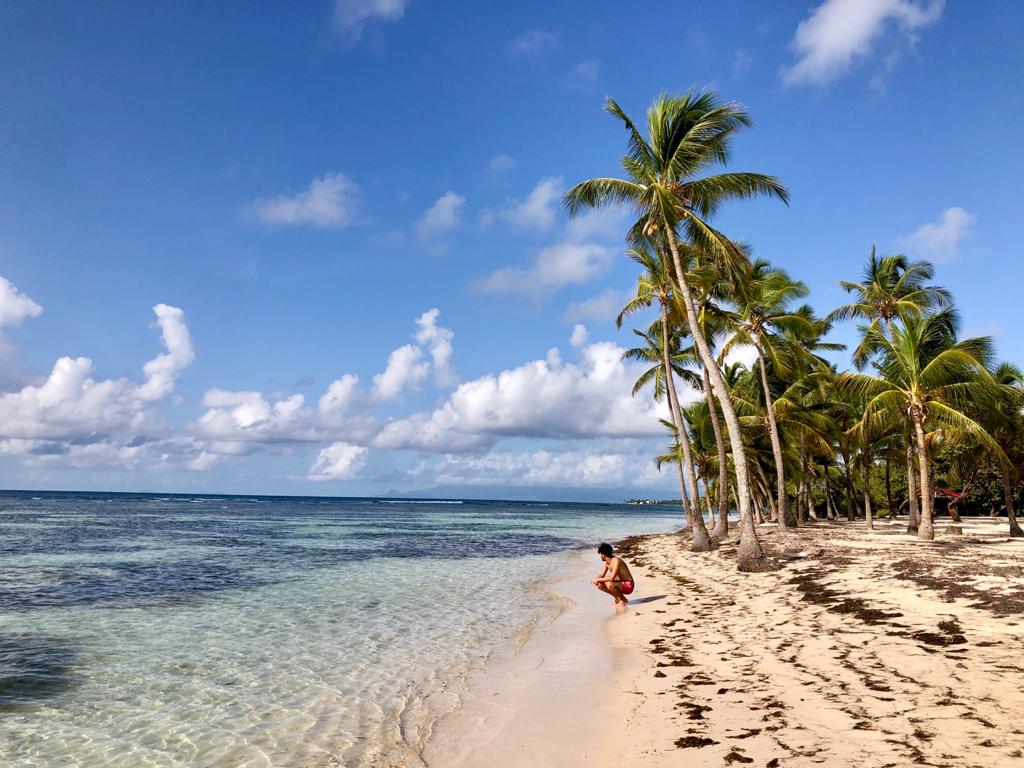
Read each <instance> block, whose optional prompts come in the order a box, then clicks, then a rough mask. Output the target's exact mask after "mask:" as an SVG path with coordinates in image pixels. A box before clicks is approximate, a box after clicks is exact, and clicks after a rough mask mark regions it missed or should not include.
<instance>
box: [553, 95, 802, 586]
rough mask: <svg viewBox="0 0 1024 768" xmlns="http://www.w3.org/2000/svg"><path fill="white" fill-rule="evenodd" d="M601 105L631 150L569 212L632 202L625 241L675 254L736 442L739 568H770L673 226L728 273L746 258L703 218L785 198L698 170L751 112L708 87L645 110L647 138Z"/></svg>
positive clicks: (782, 192) (683, 294)
mask: <svg viewBox="0 0 1024 768" xmlns="http://www.w3.org/2000/svg"><path fill="white" fill-rule="evenodd" d="M605 108H606V110H607V111H608V112H610V113H611V114H612V115H614V116H615V117H617V118H618V119H619V120H621V121H622V123H623V124H624V126H625V128H626V131H627V132H628V134H629V142H628V151H627V154H626V155H625V157H623V158H622V167H623V170H624V171H625V174H626V177H627V178H625V179H620V178H593V179H588V180H587V181H584V182H582V183H580V184H577V185H576V186H574V187H573V188H572V189H570V190H569V191H568V192H567V193H566V195H565V204H566V208H567V209H568V212H569V215H570V216H572V215H575V214H577V213H579V212H580V211H581V210H582V209H584V208H592V207H600V206H607V205H619V204H628V205H632V206H633V207H634V208H635V209H636V213H637V214H638V216H637V221H636V224H634V226H633V227H632V229H631V230H630V239H631V240H632V241H633V242H634V243H639V242H641V241H643V240H645V239H648V238H651V237H653V236H655V235H656V234H658V233H660V234H661V235H662V236H663V237H664V238H665V240H666V242H667V244H668V247H669V251H670V253H671V255H672V267H673V269H674V275H673V284H674V285H673V287H674V288H675V289H676V290H675V291H674V295H675V299H676V301H681V302H682V304H683V307H684V309H685V313H686V322H687V327H688V330H689V331H690V334H691V335H692V336H693V339H694V342H695V343H696V346H697V351H698V353H699V354H700V358H701V362H702V364H703V365H704V366H705V367H706V368H707V370H708V374H709V376H710V378H711V384H712V387H713V389H714V392H715V394H716V396H717V397H718V401H719V404H720V405H721V407H722V412H723V415H724V416H725V421H726V426H727V429H728V432H729V440H730V443H731V445H732V446H733V466H734V471H735V473H736V485H737V496H738V501H739V507H740V517H741V519H742V521H743V532H742V535H741V540H740V545H739V548H738V550H737V560H738V565H739V567H740V568H741V569H742V570H765V569H769V568H773V567H775V566H774V564H773V563H772V561H771V560H770V559H769V558H768V557H767V556H766V555H765V553H764V551H763V549H762V548H761V544H760V541H759V540H758V538H757V530H756V528H755V527H754V518H753V515H752V514H751V506H750V482H749V478H748V475H747V466H746V461H745V458H744V456H743V451H742V448H741V447H740V446H742V445H743V442H742V431H741V428H740V423H739V419H738V418H737V416H736V412H735V410H734V409H733V407H732V403H731V401H730V400H729V392H728V389H727V388H726V386H725V381H724V380H723V378H722V372H721V370H720V369H719V367H718V365H717V363H716V362H715V359H714V355H713V354H712V351H711V347H710V345H709V343H708V340H707V339H706V338H705V337H704V334H703V333H702V332H701V329H700V324H699V321H698V317H697V309H696V306H695V304H694V300H693V295H692V294H691V291H690V286H689V283H688V282H687V268H688V266H690V265H688V264H684V263H683V257H682V255H681V253H680V248H679V240H678V237H677V234H676V232H677V230H679V229H681V230H682V231H683V232H684V233H685V235H686V238H687V240H688V241H689V242H690V243H692V244H694V245H697V246H701V247H703V248H706V249H707V250H708V252H709V253H711V254H713V255H714V256H715V258H716V259H717V260H718V263H719V266H720V268H721V269H723V270H725V271H726V272H727V273H731V272H733V271H735V270H736V269H738V268H741V267H742V265H743V264H744V262H745V256H744V255H743V254H742V252H740V251H739V249H737V248H736V247H735V246H734V245H733V244H732V243H731V242H730V241H729V240H728V239H727V238H726V237H725V236H724V235H722V234H721V233H720V232H718V231H717V230H715V229H714V228H713V227H712V226H711V225H710V224H709V223H708V218H709V217H710V216H711V215H713V214H714V213H715V211H716V210H717V209H718V208H719V206H720V205H721V204H722V203H723V202H725V201H726V200H729V199H733V198H750V197H754V196H774V197H777V198H779V199H780V200H783V201H786V200H787V199H788V193H787V192H786V189H785V188H784V187H783V186H782V184H780V183H779V181H778V180H777V179H775V178H774V177H772V176H765V175H762V174H755V173H720V174H715V175H711V176H704V177H700V176H699V174H700V173H702V172H704V171H705V170H707V169H708V168H711V167H713V166H715V165H719V164H723V163H725V162H726V161H727V160H728V158H729V151H730V144H731V142H732V138H733V136H734V134H735V133H736V131H738V130H739V129H741V128H743V127H746V126H748V125H750V117H749V115H748V114H747V112H746V110H745V109H743V108H742V107H741V106H739V105H738V104H734V103H727V104H722V103H720V102H719V101H718V99H717V98H716V96H715V94H714V93H712V92H710V91H709V92H704V93H692V92H691V93H686V94H684V95H683V96H681V97H673V96H668V95H665V94H663V95H661V96H659V97H658V98H657V99H655V100H654V103H653V104H652V105H651V106H650V108H649V109H648V111H647V136H646V137H644V136H643V135H642V134H641V133H640V131H639V130H638V129H637V127H636V125H635V124H634V123H633V121H632V120H631V119H630V118H629V116H628V115H626V113H625V112H624V111H623V110H622V108H621V107H619V105H618V104H616V103H615V101H613V100H612V99H608V101H607V103H606V106H605Z"/></svg>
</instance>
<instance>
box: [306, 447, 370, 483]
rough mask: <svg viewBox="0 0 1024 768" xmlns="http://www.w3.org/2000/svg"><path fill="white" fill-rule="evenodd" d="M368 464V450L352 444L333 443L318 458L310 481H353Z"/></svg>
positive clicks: (312, 468) (310, 470) (312, 469)
mask: <svg viewBox="0 0 1024 768" xmlns="http://www.w3.org/2000/svg"><path fill="white" fill-rule="evenodd" d="M365 463H366V448H363V447H362V446H359V445H352V444H351V443H333V444H332V445H329V446H327V447H326V448H324V449H323V450H321V451H320V453H319V454H318V455H317V457H316V461H314V462H313V466H312V467H310V468H309V479H310V480H351V479H353V478H355V477H358V475H359V472H360V471H361V470H362V468H363V466H364V465H365Z"/></svg>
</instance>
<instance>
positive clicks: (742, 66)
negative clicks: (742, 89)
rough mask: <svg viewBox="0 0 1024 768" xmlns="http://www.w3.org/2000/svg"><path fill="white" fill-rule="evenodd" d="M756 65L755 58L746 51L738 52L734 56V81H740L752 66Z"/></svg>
mask: <svg viewBox="0 0 1024 768" xmlns="http://www.w3.org/2000/svg"><path fill="white" fill-rule="evenodd" d="M753 63H754V57H753V56H751V55H750V54H749V53H747V52H746V51H742V50H740V51H736V52H735V53H734V54H733V55H732V79H733V80H738V79H739V78H741V77H743V75H745V74H746V73H747V70H749V69H750V65H751V64H753Z"/></svg>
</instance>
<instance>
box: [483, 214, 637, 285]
mask: <svg viewBox="0 0 1024 768" xmlns="http://www.w3.org/2000/svg"><path fill="white" fill-rule="evenodd" d="M621 220H622V215H621V212H614V211H613V212H608V211H595V212H593V213H589V214H586V215H584V216H580V217H578V218H575V219H572V220H570V221H569V222H568V223H567V224H566V226H565V229H564V231H563V233H562V237H561V239H560V240H559V241H558V242H556V243H554V244H553V245H549V246H547V247H546V248H542V249H541V250H540V251H538V252H537V254H536V255H535V256H534V259H533V264H532V265H531V266H529V267H526V268H523V267H512V266H510V267H503V268H502V269H498V270H496V271H494V272H492V273H491V274H490V275H488V276H487V277H485V278H483V279H482V280H479V281H477V283H476V284H475V287H476V288H477V289H478V290H481V291H486V292H493V293H519V294H524V295H527V296H530V297H531V298H533V299H535V300H541V299H543V298H546V297H547V296H549V295H550V294H552V293H554V292H555V291H558V290H559V289H561V288H564V287H566V286H568V285H574V284H580V283H587V282H590V281H591V280H593V279H595V278H597V277H600V276H601V275H603V274H605V273H606V272H607V271H608V270H609V269H610V268H611V266H612V263H613V261H614V260H615V252H614V251H613V250H612V249H611V248H609V247H607V246H606V245H603V244H601V243H599V242H593V240H604V239H606V238H608V237H609V236H610V235H611V233H612V232H616V233H617V234H619V235H620V236H621V232H618V231H617V230H618V229H619V227H620V225H621Z"/></svg>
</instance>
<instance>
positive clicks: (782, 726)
mask: <svg viewBox="0 0 1024 768" xmlns="http://www.w3.org/2000/svg"><path fill="white" fill-rule="evenodd" d="M905 527H906V523H905V522H903V521H897V522H893V523H887V522H879V523H876V530H875V531H874V532H868V531H867V530H866V529H865V528H864V525H863V523H841V524H827V523H821V524H817V525H812V526H807V527H804V528H802V529H800V530H799V531H798V532H795V533H788V534H786V535H785V536H780V534H779V533H778V532H777V531H776V530H775V529H774V528H772V527H770V526H765V527H763V528H762V529H761V533H762V535H763V537H764V540H765V542H766V544H767V545H768V547H769V548H770V549H772V550H773V551H774V552H775V553H776V554H778V555H779V557H780V558H781V560H782V568H781V570H779V571H778V572H775V573H768V574H756V575H749V574H740V573H738V572H737V571H736V568H735V562H734V546H735V538H730V540H729V541H727V542H726V543H725V544H724V545H723V546H722V548H721V549H720V550H719V551H718V552H715V553H712V554H709V555H698V554H693V553H691V552H689V551H688V548H687V542H686V539H685V536H684V535H680V534H671V535H657V536H647V537H637V538H633V539H627V540H626V541H624V542H622V554H623V555H624V556H625V557H626V558H627V560H628V561H629V562H630V565H631V567H632V569H633V571H634V574H636V575H637V577H638V588H637V591H636V593H634V596H633V597H634V600H633V603H632V605H631V606H630V607H629V608H628V609H626V610H625V611H615V610H614V609H612V607H611V606H610V604H609V601H608V600H607V599H606V598H605V596H603V595H597V594H595V593H593V592H592V587H590V586H589V584H588V583H587V581H586V578H587V577H588V576H590V575H591V573H590V572H591V571H595V572H596V570H597V568H596V565H595V563H596V560H595V561H594V563H591V562H590V561H589V560H586V559H585V558H580V559H579V560H578V561H577V562H576V564H575V566H574V568H573V572H572V573H567V574H566V576H565V577H564V578H563V579H562V580H560V581H559V582H558V583H556V584H553V585H552V587H553V589H554V590H555V591H556V592H559V593H560V594H561V595H563V597H564V598H565V599H566V600H568V601H571V607H570V608H569V609H568V610H566V611H565V612H564V613H563V614H562V615H561V616H560V617H559V618H558V619H557V620H555V621H554V622H553V623H551V624H550V625H548V626H545V627H541V628H539V629H538V630H537V631H536V632H535V633H534V635H533V637H532V638H531V639H530V641H529V642H527V643H526V645H525V647H524V648H523V650H522V651H521V653H520V654H518V655H517V656H516V657H515V658H514V659H512V660H510V661H508V662H507V663H504V664H501V665H499V666H498V667H497V668H492V669H489V670H487V671H486V672H485V673H484V674H482V675H481V676H480V677H479V678H478V679H477V680H476V681H475V682H474V684H473V685H472V686H471V694H470V695H469V696H468V697H467V699H466V700H465V702H464V704H463V706H462V708H460V709H459V710H458V711H457V712H456V713H454V714H453V715H451V716H450V717H449V718H447V719H446V720H444V721H442V722H441V723H440V724H439V726H438V729H437V733H436V737H435V738H434V739H433V740H432V742H431V743H430V745H429V746H428V749H427V750H426V753H425V760H426V762H427V764H428V765H431V766H434V765H437V766H441V765H453V766H454V765H460V766H483V765H490V766H504V765H509V766H511V765H522V764H525V763H527V762H529V761H532V762H533V764H537V765H553V766H562V765H564V766H575V765H588V766H594V765H598V766H604V765H608V766H611V765H644V766H669V765H673V766H677V765H680V764H685V765H689V766H721V765H733V764H735V765H754V766H764V767H765V768H776V767H777V768H782V767H784V766H811V765H829V766H858V768H872V767H875V766H877V767H879V768H881V767H882V766H904V765H930V766H978V767H979V768H982V767H986V768H987V767H991V766H1016V765H1021V764H1022V760H1024V724H1022V723H1019V722H1017V718H1016V716H1015V715H1014V714H1013V713H1019V712H1021V711H1024V660H1022V659H1021V641H1022V640H1024V541H1021V540H1013V541H1011V540H1008V539H1007V538H1006V535H1005V530H1006V525H1005V522H1003V521H1000V522H998V523H997V522H994V521H988V520H974V521H965V522H964V525H963V531H964V534H963V535H954V534H947V535H940V537H939V539H938V540H937V541H936V542H935V543H922V542H919V541H917V540H916V539H915V538H912V537H910V536H907V535H906V534H905V533H904V532H903V531H904V529H905ZM941 530H942V528H940V531H941Z"/></svg>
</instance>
